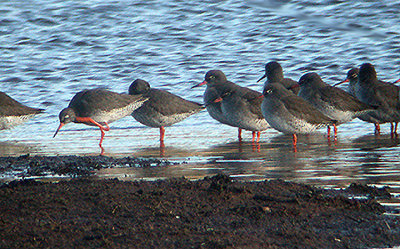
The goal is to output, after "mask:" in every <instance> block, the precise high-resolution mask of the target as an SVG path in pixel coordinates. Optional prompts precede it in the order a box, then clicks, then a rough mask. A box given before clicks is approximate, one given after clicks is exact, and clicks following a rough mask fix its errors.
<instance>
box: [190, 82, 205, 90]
mask: <svg viewBox="0 0 400 249" xmlns="http://www.w3.org/2000/svg"><path fill="white" fill-rule="evenodd" d="M205 84H207V81H203V82H201V83H199V84H197V85H194V86H192V89H193V88H195V87H199V86H204V85H205Z"/></svg>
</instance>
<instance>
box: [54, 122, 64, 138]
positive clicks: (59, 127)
mask: <svg viewBox="0 0 400 249" xmlns="http://www.w3.org/2000/svg"><path fill="white" fill-rule="evenodd" d="M63 126H64V123H60V125H59V126H58V129H57V130H56V133H54V136H53V138H55V137H56V135H57V133H58V131H59V130H60V129H61V127H63Z"/></svg>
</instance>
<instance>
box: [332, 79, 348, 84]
mask: <svg viewBox="0 0 400 249" xmlns="http://www.w3.org/2000/svg"><path fill="white" fill-rule="evenodd" d="M349 81H350V80H349V79H345V80H344V81H341V82H339V83H336V84H335V85H333V86H338V85H341V84H343V83H346V82H349Z"/></svg>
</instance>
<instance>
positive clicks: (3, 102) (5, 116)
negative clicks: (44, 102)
mask: <svg viewBox="0 0 400 249" xmlns="http://www.w3.org/2000/svg"><path fill="white" fill-rule="evenodd" d="M41 112H43V109H38V108H31V107H28V106H26V105H23V104H21V103H19V102H18V101H16V100H14V99H13V98H11V97H10V96H8V95H7V94H6V93H4V92H0V130H4V129H10V128H12V127H14V126H16V125H19V124H22V123H24V122H26V121H28V120H29V119H30V118H32V117H33V116H35V115H36V114H39V113H41Z"/></svg>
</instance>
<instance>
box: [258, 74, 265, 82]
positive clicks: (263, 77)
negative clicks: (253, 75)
mask: <svg viewBox="0 0 400 249" xmlns="http://www.w3.org/2000/svg"><path fill="white" fill-rule="evenodd" d="M265 77H267V75H266V74H264V75H263V76H262V77H261V78H260V79H259V80H257V83H258V82H260V81H262V80H263V79H265Z"/></svg>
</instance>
